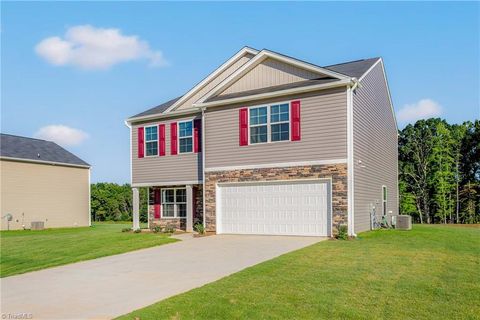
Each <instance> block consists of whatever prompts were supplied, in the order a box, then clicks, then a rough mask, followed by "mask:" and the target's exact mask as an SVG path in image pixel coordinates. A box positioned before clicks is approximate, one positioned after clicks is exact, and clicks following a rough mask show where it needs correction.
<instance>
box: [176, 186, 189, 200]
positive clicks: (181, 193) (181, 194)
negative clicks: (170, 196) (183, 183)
mask: <svg viewBox="0 0 480 320" xmlns="http://www.w3.org/2000/svg"><path fill="white" fill-rule="evenodd" d="M176 197H177V203H179V202H187V190H185V189H177V195H176Z"/></svg>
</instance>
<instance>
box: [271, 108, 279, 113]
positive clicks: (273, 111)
mask: <svg viewBox="0 0 480 320" xmlns="http://www.w3.org/2000/svg"><path fill="white" fill-rule="evenodd" d="M270 108H271V109H270V112H271V113H272V114H274V113H280V106H271V107H270Z"/></svg>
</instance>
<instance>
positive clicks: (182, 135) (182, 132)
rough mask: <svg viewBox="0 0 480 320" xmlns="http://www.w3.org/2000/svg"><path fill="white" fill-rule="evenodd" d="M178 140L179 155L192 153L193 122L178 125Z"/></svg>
mask: <svg viewBox="0 0 480 320" xmlns="http://www.w3.org/2000/svg"><path fill="white" fill-rule="evenodd" d="M178 140H179V146H180V150H179V151H180V153H189V152H192V151H193V121H184V122H179V123H178Z"/></svg>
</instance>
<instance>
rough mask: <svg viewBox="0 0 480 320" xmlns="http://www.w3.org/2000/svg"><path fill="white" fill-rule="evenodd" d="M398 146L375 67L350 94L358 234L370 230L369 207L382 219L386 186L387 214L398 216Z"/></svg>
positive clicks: (380, 73) (383, 84) (378, 69)
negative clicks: (383, 190)
mask: <svg viewBox="0 0 480 320" xmlns="http://www.w3.org/2000/svg"><path fill="white" fill-rule="evenodd" d="M397 143H398V141H397V131H396V128H395V119H394V116H393V114H392V110H391V107H390V102H389V98H388V91H387V84H386V82H385V79H384V75H383V71H382V66H381V63H378V64H377V65H376V66H375V67H374V69H372V70H371V71H370V73H368V74H367V75H366V76H365V78H364V79H362V81H361V86H360V88H358V89H357V90H356V93H354V94H353V157H354V206H355V207H354V210H355V217H354V220H355V232H357V233H358V232H361V231H365V230H369V229H370V212H371V209H372V206H376V208H377V209H376V212H377V215H378V216H381V214H382V213H381V210H382V185H386V186H387V195H388V198H387V213H388V211H392V214H394V215H396V214H398V194H397V192H398V190H397V188H398V180H397V159H398V154H397V152H398V151H397V150H398V149H397ZM359 160H361V161H362V163H361V166H360V165H359V164H358V161H359ZM362 166H365V167H362ZM377 202H378V203H377Z"/></svg>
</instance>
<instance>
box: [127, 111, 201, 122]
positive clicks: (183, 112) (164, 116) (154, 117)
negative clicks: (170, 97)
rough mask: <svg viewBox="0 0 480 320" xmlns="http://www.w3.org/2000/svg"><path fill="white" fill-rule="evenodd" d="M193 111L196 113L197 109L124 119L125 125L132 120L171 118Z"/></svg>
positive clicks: (192, 112)
mask: <svg viewBox="0 0 480 320" xmlns="http://www.w3.org/2000/svg"><path fill="white" fill-rule="evenodd" d="M195 113H198V110H197V109H187V110H181V111H172V112H169V113H156V114H149V115H148V116H141V117H133V118H128V119H127V120H125V124H126V125H127V126H129V125H131V124H132V122H139V121H148V120H153V119H155V120H156V119H162V118H171V117H175V116H182V115H189V114H195Z"/></svg>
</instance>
